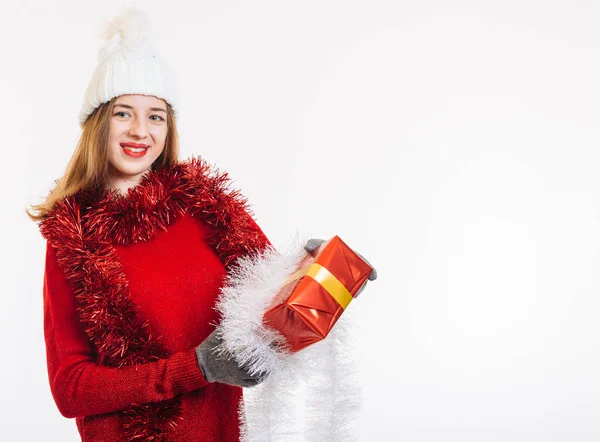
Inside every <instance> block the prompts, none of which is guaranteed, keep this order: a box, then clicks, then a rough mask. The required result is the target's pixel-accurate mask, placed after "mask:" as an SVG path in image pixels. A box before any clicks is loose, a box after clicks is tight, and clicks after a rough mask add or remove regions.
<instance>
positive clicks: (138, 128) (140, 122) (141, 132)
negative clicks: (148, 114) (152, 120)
mask: <svg viewBox="0 0 600 442" xmlns="http://www.w3.org/2000/svg"><path fill="white" fill-rule="evenodd" d="M129 133H130V134H131V135H135V136H137V137H139V138H145V137H146V136H147V135H148V128H147V126H146V121H145V120H144V119H143V118H142V117H137V118H132V119H131V124H130V126H129Z"/></svg>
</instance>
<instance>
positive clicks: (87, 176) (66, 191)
mask: <svg viewBox="0 0 600 442" xmlns="http://www.w3.org/2000/svg"><path fill="white" fill-rule="evenodd" d="M117 98H118V97H115V98H113V99H112V100H110V101H109V102H107V103H103V104H101V105H100V106H98V107H97V108H96V109H95V110H94V112H93V113H92V114H91V115H90V116H89V117H88V119H87V120H86V121H85V122H84V123H83V125H82V133H81V137H80V138H79V141H78V142H77V147H76V148H75V151H74V152H73V155H72V156H71V159H70V161H69V163H68V165H67V168H66V171H65V174H64V175H63V177H62V178H59V179H57V180H55V183H56V186H55V187H54V188H53V189H52V190H51V191H50V193H49V194H48V196H47V197H46V199H45V200H44V201H43V202H42V203H40V204H32V205H31V206H30V208H28V209H26V210H25V212H26V213H27V215H28V216H29V218H31V219H32V220H33V221H35V222H37V221H41V220H43V219H45V218H46V217H47V215H48V212H50V211H51V210H52V208H53V207H54V204H55V203H56V202H58V201H60V200H62V199H63V198H64V197H66V196H69V195H72V194H74V193H75V192H77V191H78V190H80V189H88V188H90V187H96V186H104V183H106V181H107V179H108V174H109V164H108V134H109V124H110V117H111V115H112V110H113V106H114V102H115V101H116V99H117ZM166 104H167V127H168V130H167V137H166V140H165V148H164V149H163V151H162V153H161V154H160V155H159V157H158V158H157V159H156V160H155V161H154V162H153V163H152V166H151V169H152V170H156V169H164V168H169V167H171V166H173V165H174V164H176V163H178V161H179V160H178V154H179V135H178V133H177V127H176V123H175V117H174V115H173V109H172V108H171V106H170V105H169V103H166Z"/></svg>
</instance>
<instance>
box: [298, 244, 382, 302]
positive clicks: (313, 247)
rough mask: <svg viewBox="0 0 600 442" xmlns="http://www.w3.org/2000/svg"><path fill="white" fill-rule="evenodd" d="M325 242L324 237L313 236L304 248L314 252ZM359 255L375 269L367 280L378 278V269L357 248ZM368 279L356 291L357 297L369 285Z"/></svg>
mask: <svg viewBox="0 0 600 442" xmlns="http://www.w3.org/2000/svg"><path fill="white" fill-rule="evenodd" d="M324 242H325V240H323V239H316V238H311V239H309V240H308V241H307V242H306V245H305V246H304V250H306V251H307V252H308V253H312V252H314V251H315V250H316V249H317V247H319V246H320V245H321V244H323V243H324ZM354 252H355V253H356V254H357V255H358V256H360V257H361V259H362V260H363V261H364V262H366V263H367V264H369V265H370V266H371V267H372V268H373V271H372V272H371V274H370V275H369V277H368V278H367V281H375V280H376V279H377V270H375V267H373V265H372V264H371V263H370V262H369V261H367V258H365V257H364V256H362V255H361V254H360V253H358V252H357V251H356V250H355V251H354ZM367 281H365V283H364V284H363V285H362V286H361V288H360V289H358V292H356V295H354V297H355V298H357V297H358V295H360V292H362V291H363V290H364V288H365V287H366V285H367Z"/></svg>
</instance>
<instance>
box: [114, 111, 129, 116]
mask: <svg viewBox="0 0 600 442" xmlns="http://www.w3.org/2000/svg"><path fill="white" fill-rule="evenodd" d="M121 114H122V115H127V113H125V112H117V113H116V114H115V116H117V115H119V116H121Z"/></svg>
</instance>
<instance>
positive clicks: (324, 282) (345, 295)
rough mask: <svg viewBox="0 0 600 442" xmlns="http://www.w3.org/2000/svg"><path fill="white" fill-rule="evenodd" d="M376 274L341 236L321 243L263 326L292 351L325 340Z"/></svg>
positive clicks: (269, 311) (282, 292)
mask: <svg viewBox="0 0 600 442" xmlns="http://www.w3.org/2000/svg"><path fill="white" fill-rule="evenodd" d="M372 271H373V268H372V267H371V266H370V265H369V264H367V263H366V262H365V261H364V260H363V259H362V258H361V257H360V256H359V255H358V254H356V253H355V252H354V251H353V250H352V249H351V248H350V247H348V246H347V245H346V243H344V242H343V241H342V240H341V239H340V237H339V236H337V235H336V236H334V237H333V238H331V239H330V240H329V241H327V242H325V243H323V244H321V245H320V246H319V248H318V249H316V250H315V251H313V252H312V253H311V254H308V253H307V256H306V257H305V258H304V259H303V260H302V261H301V262H300V264H299V265H298V270H297V271H296V272H294V273H293V274H292V275H290V277H289V278H288V279H287V280H286V281H285V282H284V284H283V285H282V287H281V290H280V291H279V293H278V294H277V295H276V296H275V298H274V299H273V302H272V303H271V305H270V306H269V308H268V309H267V310H266V311H265V314H264V317H263V323H264V324H265V325H266V326H269V327H272V328H274V329H276V330H277V331H279V332H280V333H281V334H282V335H283V336H284V337H285V339H286V341H287V343H288V345H289V348H290V350H291V351H292V352H297V351H299V350H302V349H303V348H305V347H307V346H309V345H311V344H314V343H315V342H318V341H321V340H322V339H324V338H325V337H326V336H327V335H328V334H329V332H330V330H331V329H332V328H333V326H334V325H335V323H336V322H337V320H338V319H339V318H340V316H341V315H342V313H343V312H344V310H345V309H346V308H348V305H349V304H350V302H351V301H352V300H353V299H354V296H355V294H356V293H357V292H358V291H359V289H360V288H361V286H362V285H363V284H364V283H365V282H366V280H367V278H368V277H369V275H370V274H371V272H372Z"/></svg>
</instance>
